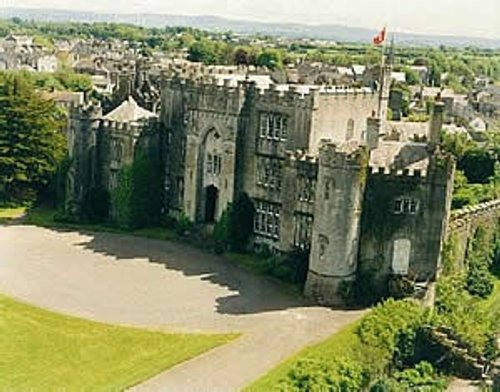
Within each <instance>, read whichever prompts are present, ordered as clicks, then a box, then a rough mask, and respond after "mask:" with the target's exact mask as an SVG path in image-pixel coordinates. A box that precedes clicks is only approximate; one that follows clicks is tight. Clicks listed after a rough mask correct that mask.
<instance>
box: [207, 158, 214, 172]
mask: <svg viewBox="0 0 500 392" xmlns="http://www.w3.org/2000/svg"><path fill="white" fill-rule="evenodd" d="M212 168H213V159H212V154H208V155H207V173H212Z"/></svg>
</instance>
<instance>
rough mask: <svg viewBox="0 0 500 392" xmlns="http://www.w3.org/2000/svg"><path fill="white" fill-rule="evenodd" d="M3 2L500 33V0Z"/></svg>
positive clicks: (1, 3) (4, 3)
mask: <svg viewBox="0 0 500 392" xmlns="http://www.w3.org/2000/svg"><path fill="white" fill-rule="evenodd" d="M0 7H29V8H56V9H65V10H68V9H74V10H85V11H97V12H113V13H138V12H141V13H159V14H183V15H216V16H223V17H229V18H233V19H235V18H236V19H247V20H254V21H265V22H298V23H306V24H342V25H347V26H354V27H367V28H378V27H381V26H383V25H387V26H388V29H389V30H392V31H401V32H403V31H404V32H412V33H431V34H450V35H466V36H477V37H484V38H497V39H498V38H500V0H0Z"/></svg>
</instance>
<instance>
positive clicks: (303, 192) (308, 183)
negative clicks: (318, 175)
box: [297, 176, 316, 203]
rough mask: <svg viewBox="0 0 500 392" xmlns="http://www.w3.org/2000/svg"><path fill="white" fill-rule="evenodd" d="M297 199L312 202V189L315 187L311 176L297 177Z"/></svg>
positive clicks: (314, 181)
mask: <svg viewBox="0 0 500 392" xmlns="http://www.w3.org/2000/svg"><path fill="white" fill-rule="evenodd" d="M297 188H298V195H297V197H298V199H299V201H301V202H304V203H313V202H314V191H315V189H316V180H315V179H314V178H312V177H307V176H299V177H298V178H297Z"/></svg>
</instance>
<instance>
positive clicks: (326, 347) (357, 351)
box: [245, 322, 370, 392]
mask: <svg viewBox="0 0 500 392" xmlns="http://www.w3.org/2000/svg"><path fill="white" fill-rule="evenodd" d="M358 324H359V322H358V323H354V324H351V325H349V326H347V327H345V328H344V329H342V330H341V331H340V332H338V333H336V334H334V335H333V336H331V337H330V338H328V339H327V340H325V341H323V342H321V343H318V344H316V345H314V346H310V347H306V348H305V349H303V350H301V351H299V352H298V353H297V354H295V355H293V356H292V357H290V358H288V359H286V360H285V361H284V362H282V363H281V364H279V365H278V366H277V367H275V368H274V369H273V370H271V371H270V372H269V373H267V374H266V375H264V376H263V377H261V378H260V379H258V380H256V381H254V382H253V383H252V384H250V385H249V386H247V387H246V388H245V391H246V392H250V391H252V392H254V391H255V392H256V391H259V392H260V391H262V392H265V391H272V390H273V389H274V388H275V387H276V386H277V385H278V384H279V382H280V380H282V379H283V378H285V377H286V375H287V374H288V372H289V371H290V370H291V369H292V368H293V367H294V365H296V364H297V362H299V361H300V360H304V359H309V358H311V359H321V358H325V359H327V360H328V361H330V360H334V359H339V360H340V361H341V360H342V359H351V358H357V359H360V358H361V357H362V356H363V348H364V347H363V344H362V343H361V341H360V339H359V337H358V335H357V334H356V332H355V331H356V328H357V326H358ZM367 354H368V355H367V358H366V359H367V360H369V358H368V357H370V355H369V353H367Z"/></svg>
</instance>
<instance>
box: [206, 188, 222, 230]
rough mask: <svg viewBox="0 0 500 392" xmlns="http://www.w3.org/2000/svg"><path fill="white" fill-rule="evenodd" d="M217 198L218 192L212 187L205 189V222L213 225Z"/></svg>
mask: <svg viewBox="0 0 500 392" xmlns="http://www.w3.org/2000/svg"><path fill="white" fill-rule="evenodd" d="M218 198H219V190H218V189H217V187H216V186H214V185H209V186H207V187H206V188H205V222H206V223H214V222H215V214H216V211H217V201H218Z"/></svg>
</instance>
